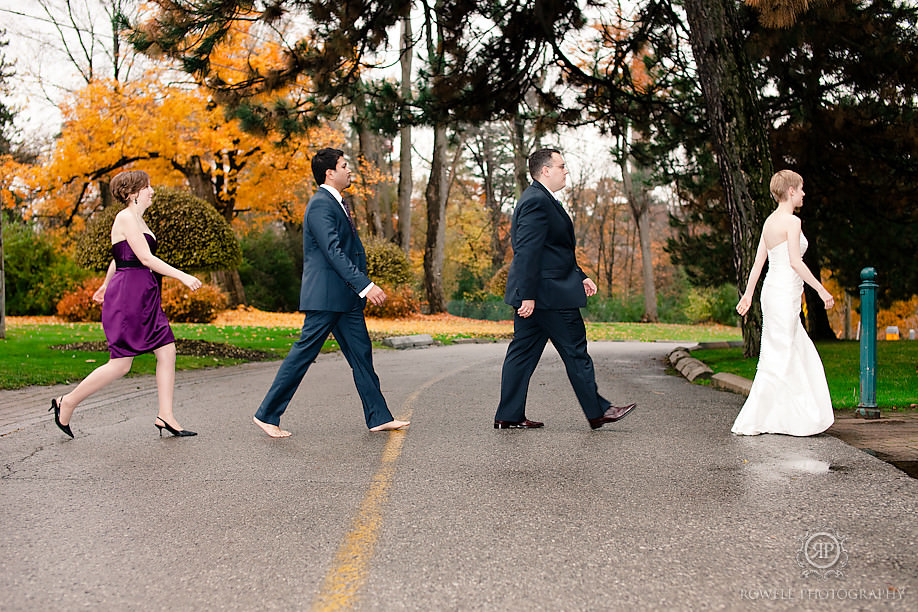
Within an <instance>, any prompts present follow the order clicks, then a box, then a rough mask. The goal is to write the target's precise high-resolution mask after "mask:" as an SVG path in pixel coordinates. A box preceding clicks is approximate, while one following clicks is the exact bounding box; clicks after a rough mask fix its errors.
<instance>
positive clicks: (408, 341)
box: [382, 334, 434, 349]
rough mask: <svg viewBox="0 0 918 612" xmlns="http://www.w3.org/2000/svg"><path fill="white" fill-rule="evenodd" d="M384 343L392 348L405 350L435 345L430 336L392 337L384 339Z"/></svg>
mask: <svg viewBox="0 0 918 612" xmlns="http://www.w3.org/2000/svg"><path fill="white" fill-rule="evenodd" d="M382 343H383V344H385V345H386V346H390V347H392V348H397V349H405V348H415V347H418V346H430V345H431V344H433V343H434V339H433V336H431V335H430V334H415V335H413V336H390V337H388V338H383V340H382Z"/></svg>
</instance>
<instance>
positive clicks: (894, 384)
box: [692, 341, 918, 410]
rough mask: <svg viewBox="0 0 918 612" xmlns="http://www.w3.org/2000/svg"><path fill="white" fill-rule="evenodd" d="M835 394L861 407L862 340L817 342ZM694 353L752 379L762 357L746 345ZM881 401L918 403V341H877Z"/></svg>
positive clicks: (835, 401)
mask: <svg viewBox="0 0 918 612" xmlns="http://www.w3.org/2000/svg"><path fill="white" fill-rule="evenodd" d="M816 350H817V351H819V356H820V357H821V358H822V364H823V367H824V368H825V371H826V380H827V381H828V383H829V393H830V394H831V396H832V406H833V407H834V408H836V409H840V408H857V405H858V402H859V401H860V344H859V343H858V342H854V341H838V342H817V343H816ZM692 355H693V356H694V357H696V358H698V359H700V360H701V361H703V362H705V363H706V364H708V365H709V366H711V369H712V370H714V371H715V372H729V373H731V374H736V375H738V376H743V377H745V378H748V379H750V380H752V379H753V378H754V377H755V368H756V364H757V363H758V358H753V359H746V358H744V357H743V351H742V349H707V350H703V351H695V352H694V353H693V354H692ZM876 399H877V405H878V406H879V407H880V408H881V409H888V410H903V409H908V408H909V407H910V406H911V405H913V404H916V403H918V342H878V343H877V398H876Z"/></svg>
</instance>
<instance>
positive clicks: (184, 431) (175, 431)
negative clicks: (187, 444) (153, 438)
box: [153, 417, 198, 438]
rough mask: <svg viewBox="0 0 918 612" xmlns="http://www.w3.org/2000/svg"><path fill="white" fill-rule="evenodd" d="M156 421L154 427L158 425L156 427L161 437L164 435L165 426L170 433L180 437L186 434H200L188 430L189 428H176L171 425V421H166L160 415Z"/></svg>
mask: <svg viewBox="0 0 918 612" xmlns="http://www.w3.org/2000/svg"><path fill="white" fill-rule="evenodd" d="M156 421H159V423H162V425H160V424H159V423H157V422H156ZM156 421H154V422H153V425H154V427H156V428H157V429H158V430H159V437H160V438H162V437H163V427H165V428H166V429H167V430H168V431H169V433H171V434H172V435H173V436H178V437H180V438H182V437H185V436H196V435H198V434H197V432H194V431H189V430H187V429H175V428H174V427H172V425H169V423H167V422H165V421H164V420H163V419H161V418H160V417H156Z"/></svg>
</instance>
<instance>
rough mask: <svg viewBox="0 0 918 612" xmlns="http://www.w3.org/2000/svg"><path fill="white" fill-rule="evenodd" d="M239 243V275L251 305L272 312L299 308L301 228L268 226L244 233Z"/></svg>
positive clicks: (301, 266)
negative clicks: (240, 254)
mask: <svg viewBox="0 0 918 612" xmlns="http://www.w3.org/2000/svg"><path fill="white" fill-rule="evenodd" d="M239 245H240V246H241V247H242V264H241V265H240V266H239V278H240V279H241V280H242V286H243V287H244V288H245V296H246V301H247V302H248V303H249V305H250V306H254V307H255V308H258V309H259V310H266V311H269V312H294V311H296V310H297V309H298V308H299V307H300V278H301V277H302V272H303V234H302V231H294V232H287V231H284V230H282V229H281V230H277V229H274V228H271V227H267V228H265V229H264V230H262V231H252V232H249V233H247V234H245V235H243V236H242V238H241V239H240V240H239Z"/></svg>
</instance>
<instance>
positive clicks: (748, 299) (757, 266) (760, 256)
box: [736, 232, 768, 316]
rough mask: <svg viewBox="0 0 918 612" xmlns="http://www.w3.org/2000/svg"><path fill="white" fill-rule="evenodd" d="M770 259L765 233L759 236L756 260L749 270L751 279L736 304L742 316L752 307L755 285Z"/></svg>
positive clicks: (737, 310)
mask: <svg viewBox="0 0 918 612" xmlns="http://www.w3.org/2000/svg"><path fill="white" fill-rule="evenodd" d="M767 259H768V250H767V249H766V248H765V234H764V232H763V234H762V236H761V237H760V238H759V246H758V248H757V249H756V251H755V261H754V262H753V263H752V270H750V271H749V280H748V281H747V282H746V291H745V292H743V296H742V297H741V298H740V301H739V303H738V304H737V305H736V312H738V313H739V314H740V316H745V315H746V313H747V312H749V308H751V307H752V296H753V294H755V287H756V285H758V284H759V276H760V275H761V274H762V268H764V267H765V261H766V260H767Z"/></svg>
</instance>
